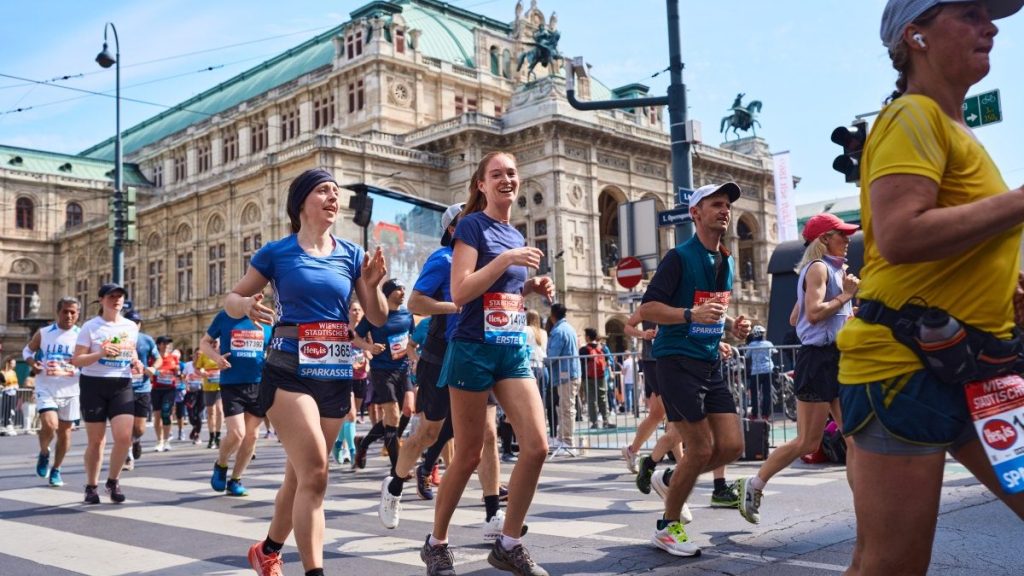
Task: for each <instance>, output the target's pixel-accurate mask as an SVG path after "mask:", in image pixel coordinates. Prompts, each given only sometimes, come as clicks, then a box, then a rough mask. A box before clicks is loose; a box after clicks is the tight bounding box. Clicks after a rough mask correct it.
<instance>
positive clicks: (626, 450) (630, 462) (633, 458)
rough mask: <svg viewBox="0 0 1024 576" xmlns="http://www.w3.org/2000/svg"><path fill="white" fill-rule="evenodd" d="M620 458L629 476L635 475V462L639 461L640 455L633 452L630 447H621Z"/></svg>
mask: <svg viewBox="0 0 1024 576" xmlns="http://www.w3.org/2000/svg"><path fill="white" fill-rule="evenodd" d="M622 458H623V459H624V460H625V461H626V469H627V470H629V473H630V474H633V475H635V474H636V462H637V460H639V459H640V455H639V454H637V453H636V452H633V448H632V447H630V446H623V447H622Z"/></svg>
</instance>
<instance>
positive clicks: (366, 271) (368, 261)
mask: <svg viewBox="0 0 1024 576" xmlns="http://www.w3.org/2000/svg"><path fill="white" fill-rule="evenodd" d="M360 274H361V275H362V277H363V279H364V280H365V281H366V283H367V285H369V286H370V287H375V286H378V285H379V284H380V283H381V282H382V281H383V280H384V278H386V277H387V275H388V266H387V263H386V262H384V252H383V251H382V250H381V248H380V246H377V249H376V250H374V251H373V257H372V258H371V257H370V254H369V253H367V254H365V255H364V256H363V266H362V271H361V272H360Z"/></svg>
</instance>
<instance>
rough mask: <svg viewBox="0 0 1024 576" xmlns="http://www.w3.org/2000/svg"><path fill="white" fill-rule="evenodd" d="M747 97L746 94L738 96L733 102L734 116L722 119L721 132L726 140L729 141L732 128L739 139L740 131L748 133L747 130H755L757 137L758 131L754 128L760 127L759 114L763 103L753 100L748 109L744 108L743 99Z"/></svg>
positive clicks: (747, 106)
mask: <svg viewBox="0 0 1024 576" xmlns="http://www.w3.org/2000/svg"><path fill="white" fill-rule="evenodd" d="M744 96H746V94H744V93H740V94H737V95H736V99H735V100H733V102H732V114H730V115H729V116H726V117H725V118H722V127H721V129H720V130H719V131H720V132H722V133H724V134H725V139H726V140H728V139H729V129H730V128H732V133H733V135H734V136H736V137H737V138H739V132H738V131H739V130H743V131H744V132H746V131H747V130H753V131H754V136H757V130H756V129H755V128H754V126H760V125H761V123H760V122H758V121H757V113H758V112H760V111H761V101H760V100H752V101H751V102H750V103H749V104H747V105H746V107H744V106H743V97H744Z"/></svg>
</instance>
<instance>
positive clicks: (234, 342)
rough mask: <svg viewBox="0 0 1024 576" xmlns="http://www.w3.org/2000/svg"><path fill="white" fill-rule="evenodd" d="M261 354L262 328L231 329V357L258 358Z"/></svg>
mask: <svg viewBox="0 0 1024 576" xmlns="http://www.w3.org/2000/svg"><path fill="white" fill-rule="evenodd" d="M262 354H263V330H232V331H231V357H232V358H259V357H260V356H261V355H262Z"/></svg>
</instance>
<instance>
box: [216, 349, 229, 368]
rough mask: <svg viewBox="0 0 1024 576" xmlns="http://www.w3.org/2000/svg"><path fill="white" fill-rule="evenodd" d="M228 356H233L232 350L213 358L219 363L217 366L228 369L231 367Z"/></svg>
mask: <svg viewBox="0 0 1024 576" xmlns="http://www.w3.org/2000/svg"><path fill="white" fill-rule="evenodd" d="M228 356H231V352H225V353H224V355H222V356H220V357H218V358H214V359H213V361H214V362H215V363H216V364H217V368H219V369H221V370H227V369H228V368H231V362H228Z"/></svg>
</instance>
